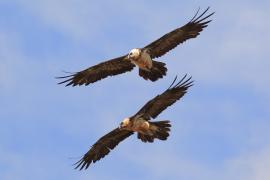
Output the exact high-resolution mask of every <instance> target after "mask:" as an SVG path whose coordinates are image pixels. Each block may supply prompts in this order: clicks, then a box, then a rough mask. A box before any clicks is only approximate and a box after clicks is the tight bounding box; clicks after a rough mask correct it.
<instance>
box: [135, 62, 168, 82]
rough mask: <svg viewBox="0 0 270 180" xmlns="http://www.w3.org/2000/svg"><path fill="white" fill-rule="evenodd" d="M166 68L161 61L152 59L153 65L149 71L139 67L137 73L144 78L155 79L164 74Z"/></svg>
mask: <svg viewBox="0 0 270 180" xmlns="http://www.w3.org/2000/svg"><path fill="white" fill-rule="evenodd" d="M166 72H167V68H166V64H165V63H163V62H158V61H153V67H152V68H151V70H150V71H146V70H143V69H139V75H140V76H141V77H143V78H144V79H145V80H148V79H149V80H151V81H156V80H158V79H160V78H162V77H163V76H166Z"/></svg>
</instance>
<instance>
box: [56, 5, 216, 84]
mask: <svg viewBox="0 0 270 180" xmlns="http://www.w3.org/2000/svg"><path fill="white" fill-rule="evenodd" d="M199 10H200V9H199ZM199 10H198V11H197V12H196V14H195V16H194V17H193V18H192V19H191V20H190V21H189V22H188V23H187V24H185V25H184V26H182V27H180V28H177V29H175V30H173V31H171V32H169V33H167V34H165V35H164V36H162V37H161V38H159V39H158V40H156V41H154V42H152V43H150V44H149V45H147V46H145V47H144V48H135V49H132V50H131V51H130V52H129V53H128V54H127V55H124V56H121V57H118V58H114V59H111V60H108V61H106V62H102V63H100V64H97V65H95V66H92V67H89V68H87V69H85V70H83V71H80V72H76V73H74V74H71V75H68V76H63V77H58V78H64V80H63V81H62V82H60V83H59V84H63V83H66V86H69V85H72V86H77V85H79V86H80V85H83V84H84V85H88V84H90V83H94V82H96V81H98V80H101V79H104V78H106V77H108V76H114V75H117V74H122V73H125V72H128V71H131V70H132V69H133V68H134V67H135V66H136V65H137V66H138V67H139V76H141V77H143V78H144V79H145V80H148V79H149V80H151V81H156V80H158V79H159V78H162V77H163V76H165V75H166V72H167V68H166V67H165V65H166V64H165V63H163V62H158V61H154V60H153V59H154V58H158V57H161V56H163V55H164V54H166V53H167V52H169V51H170V50H172V49H173V48H175V47H176V46H178V45H179V44H181V43H183V42H185V41H186V40H188V39H191V38H195V37H197V36H198V35H199V34H200V32H201V31H202V30H203V28H205V27H207V25H208V23H209V22H211V20H207V18H209V17H210V16H212V15H213V14H214V13H211V14H208V15H205V14H206V13H207V11H208V10H209V7H208V8H207V9H206V10H205V11H204V12H203V13H202V14H201V15H198V13H199Z"/></svg>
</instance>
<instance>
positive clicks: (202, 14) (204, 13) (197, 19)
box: [192, 7, 210, 22]
mask: <svg viewBox="0 0 270 180" xmlns="http://www.w3.org/2000/svg"><path fill="white" fill-rule="evenodd" d="M209 8H210V7H207V8H206V10H205V11H204V12H203V13H202V14H201V15H199V16H198V17H197V18H196V19H194V20H193V21H192V22H196V21H198V20H199V19H200V18H201V17H202V16H203V15H204V14H205V13H206V12H207V11H208V10H209Z"/></svg>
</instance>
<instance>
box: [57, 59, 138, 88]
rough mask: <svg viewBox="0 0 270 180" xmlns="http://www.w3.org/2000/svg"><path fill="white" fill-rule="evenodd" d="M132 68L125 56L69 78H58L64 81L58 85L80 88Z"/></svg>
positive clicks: (132, 65)
mask: <svg viewBox="0 0 270 180" xmlns="http://www.w3.org/2000/svg"><path fill="white" fill-rule="evenodd" d="M134 67H135V65H134V64H132V63H131V62H130V61H129V60H127V59H126V56H121V57H118V58H115V59H111V60H109V61H106V62H102V63H100V64H97V65H95V66H92V67H90V68H87V69H85V70H83V71H80V72H77V73H74V74H71V75H69V76H63V77H58V78H63V79H65V80H64V81H62V82H60V83H58V84H64V83H67V84H66V86H69V85H72V86H77V85H79V86H81V85H83V84H84V85H88V84H90V83H94V82H96V81H98V80H101V79H104V78H106V77H108V76H114V75H117V74H122V73H125V72H127V71H131V70H132V69H133V68H134Z"/></svg>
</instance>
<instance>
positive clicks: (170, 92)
mask: <svg viewBox="0 0 270 180" xmlns="http://www.w3.org/2000/svg"><path fill="white" fill-rule="evenodd" d="M186 77H187V75H185V76H184V77H183V78H182V79H181V80H180V81H179V82H178V83H177V84H176V85H174V86H173V84H174V83H175V81H176V79H177V77H176V78H175V79H174V81H173V83H172V84H171V86H170V87H169V88H168V89H167V90H166V91H165V92H163V93H162V94H160V95H157V96H156V97H155V98H153V99H152V100H150V101H148V102H147V103H146V104H145V105H144V106H143V108H141V109H140V110H139V112H138V113H137V114H136V115H135V116H143V117H144V118H145V119H150V118H151V117H152V118H156V117H157V116H158V115H159V114H160V113H161V112H162V111H163V110H165V109H166V108H167V107H169V106H171V105H172V104H173V103H175V102H176V101H177V100H179V99H180V98H181V97H183V96H184V95H185V93H186V92H187V89H188V88H189V87H190V86H192V85H193V84H192V83H193V81H190V80H191V77H189V78H188V79H186ZM172 86H173V87H172Z"/></svg>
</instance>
